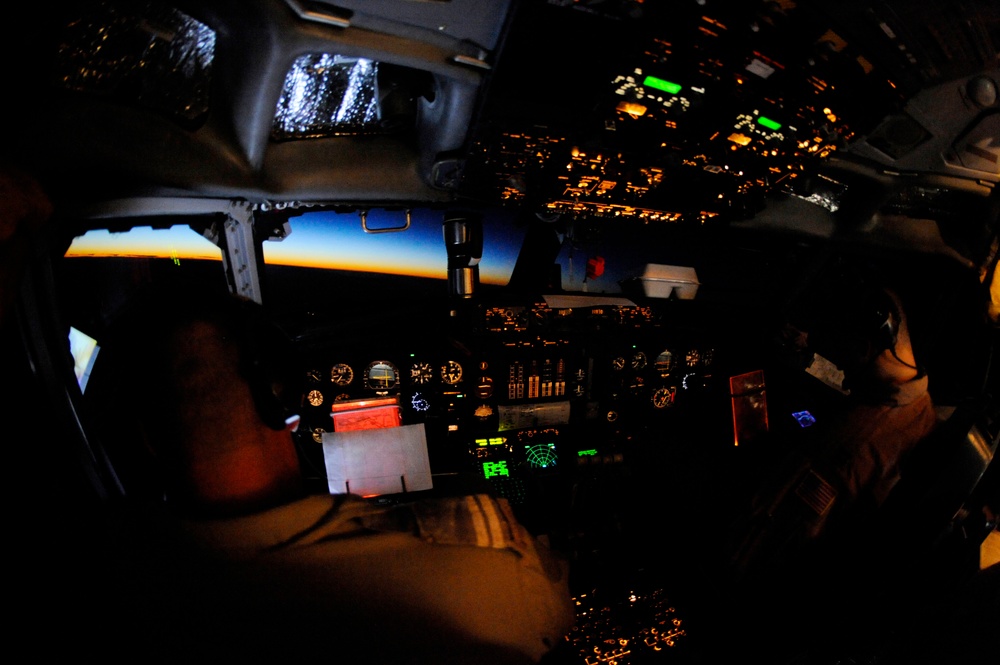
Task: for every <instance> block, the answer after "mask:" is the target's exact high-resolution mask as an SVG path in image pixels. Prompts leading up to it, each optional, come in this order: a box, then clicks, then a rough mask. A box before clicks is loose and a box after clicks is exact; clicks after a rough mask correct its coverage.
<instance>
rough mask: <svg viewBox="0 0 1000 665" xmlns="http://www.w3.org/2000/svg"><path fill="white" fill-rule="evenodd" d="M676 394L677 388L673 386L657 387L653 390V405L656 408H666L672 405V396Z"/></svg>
mask: <svg viewBox="0 0 1000 665" xmlns="http://www.w3.org/2000/svg"><path fill="white" fill-rule="evenodd" d="M676 396H677V389H676V388H674V387H673V386H670V387H667V386H663V387H662V388H657V389H656V390H655V391H653V406H654V407H655V408H657V409H666V408H667V407H671V406H673V405H674V398H675V397H676Z"/></svg>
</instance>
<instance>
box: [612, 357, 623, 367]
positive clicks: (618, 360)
mask: <svg viewBox="0 0 1000 665" xmlns="http://www.w3.org/2000/svg"><path fill="white" fill-rule="evenodd" d="M611 366H612V367H613V368H614V369H624V368H625V358H623V357H621V356H617V357H615V358H612V359H611Z"/></svg>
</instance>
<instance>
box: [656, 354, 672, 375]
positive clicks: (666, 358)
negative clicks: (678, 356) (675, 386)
mask: <svg viewBox="0 0 1000 665" xmlns="http://www.w3.org/2000/svg"><path fill="white" fill-rule="evenodd" d="M653 366H654V367H656V371H658V372H659V373H660V374H661V375H664V376H665V375H667V374H670V372H672V371H673V370H674V354H673V353H672V352H671V351H670V349H663V351H660V355H658V356H656V362H654V363H653Z"/></svg>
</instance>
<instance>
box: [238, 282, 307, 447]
mask: <svg viewBox="0 0 1000 665" xmlns="http://www.w3.org/2000/svg"><path fill="white" fill-rule="evenodd" d="M232 302H233V305H234V312H233V313H232V315H233V316H232V319H231V326H230V329H231V332H232V333H233V334H235V335H237V340H236V342H237V345H238V350H239V354H240V368H239V369H240V374H241V375H242V376H243V378H245V379H246V381H247V384H248V385H249V387H250V394H251V396H252V397H253V402H254V406H255V407H256V410H257V413H258V415H260V417H261V420H263V421H264V424H266V425H267V426H268V427H270V428H271V429H273V430H276V431H281V430H285V429H287V428H289V427H295V426H296V424H297V423H298V419H299V416H298V413H297V412H296V408H295V407H296V406H297V405H296V404H295V403H294V401H293V400H294V398H296V397H298V396H299V392H300V391H297V390H296V388H297V383H298V375H297V374H296V373H295V371H294V370H295V369H296V368H297V367H298V363H296V362H295V358H294V356H295V353H294V345H293V343H292V340H291V338H290V337H289V336H288V335H287V334H286V333H285V331H284V330H282V329H281V328H280V327H279V326H278V325H277V324H275V323H274V322H273V321H271V320H270V319H268V318H267V317H266V316H265V312H264V308H263V307H262V306H261V305H259V304H258V303H256V302H254V301H251V300H242V299H240V300H235V299H234V300H233V301H232Z"/></svg>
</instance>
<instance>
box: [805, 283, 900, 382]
mask: <svg viewBox="0 0 1000 665" xmlns="http://www.w3.org/2000/svg"><path fill="white" fill-rule="evenodd" d="M831 291H832V292H831ZM813 308H814V311H816V312H818V313H817V314H816V315H815V319H814V320H813V322H812V323H813V325H812V326H810V331H809V345H810V346H811V347H813V349H814V350H815V351H816V352H817V353H819V354H820V355H823V356H826V357H828V358H829V359H830V360H832V361H833V362H834V363H835V364H837V365H838V366H841V369H843V368H844V367H845V366H846V367H853V368H857V367H862V366H865V365H867V364H869V363H870V362H871V361H873V360H874V359H875V358H876V357H878V355H879V354H881V353H882V352H884V351H889V352H890V353H891V354H892V356H893V357H894V358H895V359H896V360H897V361H898V362H900V363H902V364H903V365H905V366H907V367H910V368H913V369H918V367H916V366H915V365H912V364H910V363H908V362H906V361H904V360H902V359H901V358H900V357H899V356H898V355H897V353H896V344H897V341H898V337H899V327H900V324H901V323H902V315H901V313H900V311H899V308H898V306H897V305H896V301H895V299H894V298H893V297H892V296H891V295H890V294H889V293H888V292H887V291H886V290H885V289H884V288H882V287H881V286H879V285H877V284H874V283H872V282H870V281H868V280H862V281H852V280H849V279H848V280H844V281H841V282H839V283H838V284H837V285H835V286H833V287H832V288H830V289H828V290H826V291H825V292H824V293H823V295H821V296H820V297H819V299H818V301H817V302H814V303H813Z"/></svg>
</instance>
